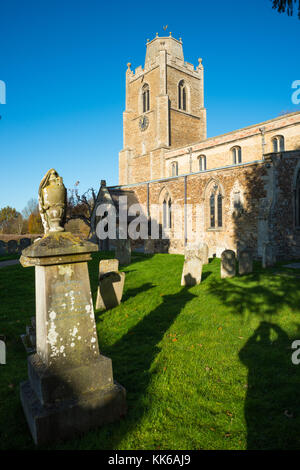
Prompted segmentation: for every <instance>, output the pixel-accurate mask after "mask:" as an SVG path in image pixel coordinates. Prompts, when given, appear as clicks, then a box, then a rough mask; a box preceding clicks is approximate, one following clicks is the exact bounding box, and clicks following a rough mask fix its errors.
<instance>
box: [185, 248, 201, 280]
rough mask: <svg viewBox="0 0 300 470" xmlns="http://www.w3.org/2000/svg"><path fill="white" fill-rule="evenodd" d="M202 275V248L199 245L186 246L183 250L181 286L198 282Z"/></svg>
mask: <svg viewBox="0 0 300 470" xmlns="http://www.w3.org/2000/svg"><path fill="white" fill-rule="evenodd" d="M201 275H202V249H201V248H200V247H199V246H192V245H190V246H188V247H186V248H185V252H184V264H183V270H182V276H181V285H182V286H194V285H196V284H200V282H201Z"/></svg>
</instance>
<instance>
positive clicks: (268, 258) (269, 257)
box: [262, 242, 276, 268]
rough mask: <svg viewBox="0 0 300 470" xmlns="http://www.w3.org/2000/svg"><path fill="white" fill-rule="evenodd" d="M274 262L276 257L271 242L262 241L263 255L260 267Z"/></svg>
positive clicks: (266, 266)
mask: <svg viewBox="0 0 300 470" xmlns="http://www.w3.org/2000/svg"><path fill="white" fill-rule="evenodd" d="M275 263H276V257H275V253H274V248H273V246H272V244H271V243H269V242H268V243H264V245H263V256H262V267H263V268H268V267H269V266H274V264H275Z"/></svg>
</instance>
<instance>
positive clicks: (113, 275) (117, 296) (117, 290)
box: [96, 259, 125, 310]
mask: <svg viewBox="0 0 300 470" xmlns="http://www.w3.org/2000/svg"><path fill="white" fill-rule="evenodd" d="M124 283H125V273H120V272H119V261H118V260H117V259H105V260H101V261H100V263H99V286H98V292H97V301H96V309H97V310H108V309H110V308H114V307H117V306H118V305H120V303H121V300H122V296H123V289H124Z"/></svg>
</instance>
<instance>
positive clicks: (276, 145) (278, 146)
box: [272, 135, 284, 153]
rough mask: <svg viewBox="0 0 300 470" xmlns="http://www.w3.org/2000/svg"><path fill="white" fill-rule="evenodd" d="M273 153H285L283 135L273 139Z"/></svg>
mask: <svg viewBox="0 0 300 470" xmlns="http://www.w3.org/2000/svg"><path fill="white" fill-rule="evenodd" d="M272 147H273V152H275V153H277V152H284V137H283V135H276V136H275V137H273V139H272Z"/></svg>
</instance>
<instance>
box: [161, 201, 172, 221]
mask: <svg viewBox="0 0 300 470" xmlns="http://www.w3.org/2000/svg"><path fill="white" fill-rule="evenodd" d="M162 225H163V228H164V229H170V228H171V227H172V200H171V197H170V196H169V194H166V195H165V198H164V200H163V220H162Z"/></svg>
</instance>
